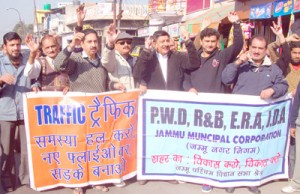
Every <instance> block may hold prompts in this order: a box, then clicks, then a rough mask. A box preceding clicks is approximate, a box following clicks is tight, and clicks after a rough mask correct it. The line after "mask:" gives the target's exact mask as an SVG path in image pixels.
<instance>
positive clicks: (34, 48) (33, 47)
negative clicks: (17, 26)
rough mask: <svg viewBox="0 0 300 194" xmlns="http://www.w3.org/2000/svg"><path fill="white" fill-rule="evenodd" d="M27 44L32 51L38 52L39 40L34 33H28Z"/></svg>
mask: <svg viewBox="0 0 300 194" xmlns="http://www.w3.org/2000/svg"><path fill="white" fill-rule="evenodd" d="M25 44H26V45H27V46H28V48H29V50H30V52H31V53H35V54H36V53H37V52H38V50H39V45H40V44H39V41H38V40H34V38H33V36H32V34H27V35H26V37H25Z"/></svg>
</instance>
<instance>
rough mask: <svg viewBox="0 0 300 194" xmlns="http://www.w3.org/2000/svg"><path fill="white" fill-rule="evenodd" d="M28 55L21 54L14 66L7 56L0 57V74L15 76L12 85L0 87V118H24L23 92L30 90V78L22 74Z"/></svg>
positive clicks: (6, 119) (13, 119)
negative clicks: (19, 60)
mask: <svg viewBox="0 0 300 194" xmlns="http://www.w3.org/2000/svg"><path fill="white" fill-rule="evenodd" d="M27 59H28V56H22V59H21V62H20V64H19V66H18V67H17V68H16V67H15V66H14V65H12V63H11V62H10V60H9V58H8V56H6V55H5V56H2V57H0V76H2V75H6V74H10V75H13V76H14V77H15V83H14V84H13V85H8V84H4V85H3V86H2V87H0V120H2V121H17V120H23V119H24V113H23V93H25V92H29V91H30V90H31V88H30V86H31V80H30V78H28V77H25V76H24V68H25V64H26V62H27Z"/></svg>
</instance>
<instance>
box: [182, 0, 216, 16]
mask: <svg viewBox="0 0 300 194" xmlns="http://www.w3.org/2000/svg"><path fill="white" fill-rule="evenodd" d="M209 7H210V0H187V6H186V12H187V13H188V14H189V13H191V12H195V11H199V10H202V9H207V8H209Z"/></svg>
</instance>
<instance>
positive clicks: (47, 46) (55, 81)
mask: <svg viewBox="0 0 300 194" xmlns="http://www.w3.org/2000/svg"><path fill="white" fill-rule="evenodd" d="M25 42H26V44H27V46H28V48H29V49H30V56H29V60H28V62H27V64H26V67H25V70H24V75H25V76H28V77H29V78H31V79H38V81H39V85H38V86H36V87H34V88H33V89H34V90H35V91H39V90H43V91H63V90H65V92H66V90H68V86H69V78H68V75H67V74H66V73H63V72H62V73H60V72H56V71H55V70H54V65H53V60H54V59H55V57H56V56H57V54H58V53H59V50H60V46H59V44H58V42H57V39H56V38H55V37H54V36H52V35H45V36H44V37H43V38H42V40H41V48H42V51H43V54H44V55H45V57H39V58H38V59H36V56H37V53H38V49H39V44H38V43H35V41H34V39H33V37H32V36H31V35H28V36H27V37H26V41H25Z"/></svg>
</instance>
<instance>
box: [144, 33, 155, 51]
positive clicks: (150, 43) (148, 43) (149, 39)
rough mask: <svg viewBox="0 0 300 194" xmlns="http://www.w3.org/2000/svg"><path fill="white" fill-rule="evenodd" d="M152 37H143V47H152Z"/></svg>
mask: <svg viewBox="0 0 300 194" xmlns="http://www.w3.org/2000/svg"><path fill="white" fill-rule="evenodd" d="M152 44H153V38H152V37H151V36H149V37H147V38H146V39H145V49H152Z"/></svg>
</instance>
